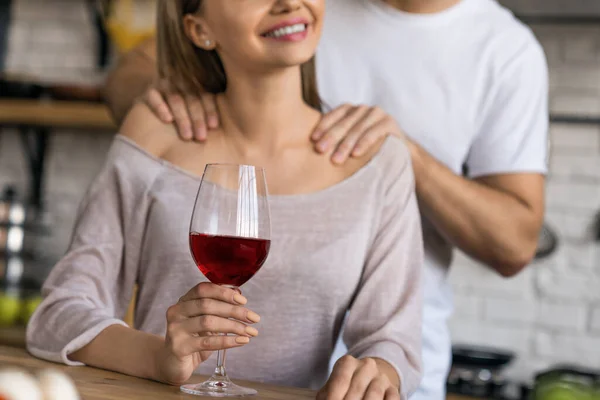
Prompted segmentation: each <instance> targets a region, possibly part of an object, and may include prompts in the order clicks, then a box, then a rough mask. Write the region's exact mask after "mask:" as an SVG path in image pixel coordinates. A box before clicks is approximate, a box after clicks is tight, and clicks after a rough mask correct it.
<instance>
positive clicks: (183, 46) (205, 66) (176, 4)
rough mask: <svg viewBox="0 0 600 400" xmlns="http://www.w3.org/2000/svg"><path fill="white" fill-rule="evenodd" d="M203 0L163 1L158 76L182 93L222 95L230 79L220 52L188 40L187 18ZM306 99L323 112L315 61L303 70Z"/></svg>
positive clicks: (160, 6)
mask: <svg viewBox="0 0 600 400" xmlns="http://www.w3.org/2000/svg"><path fill="white" fill-rule="evenodd" d="M202 3H203V0H159V1H158V10H157V44H158V49H157V50H158V73H159V76H160V77H161V78H163V79H166V80H167V81H168V82H170V83H171V84H173V85H174V86H175V87H176V88H177V89H178V90H179V91H181V92H198V91H205V92H210V93H215V94H216V93H222V92H224V91H225V89H227V76H226V74H225V69H224V68H223V63H222V62H221V58H220V57H219V55H218V54H217V52H216V51H207V50H204V49H202V48H199V47H196V46H195V45H194V43H192V41H191V40H190V39H189V38H188V37H187V35H186V33H185V29H184V26H183V17H184V16H185V15H187V14H193V13H196V12H197V11H198V10H199V9H200V7H202ZM301 75H302V96H303V99H304V101H305V102H306V104H308V105H309V106H311V107H312V108H314V109H316V110H319V111H321V107H322V106H321V98H320V96H319V92H318V90H317V76H316V68H315V57H314V56H313V57H312V58H311V59H310V60H309V61H307V62H306V63H304V64H302V66H301Z"/></svg>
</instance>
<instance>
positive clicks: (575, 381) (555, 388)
mask: <svg viewBox="0 0 600 400" xmlns="http://www.w3.org/2000/svg"><path fill="white" fill-rule="evenodd" d="M563 399H564V400H597V399H600V371H592V370H589V369H585V368H581V367H574V366H569V365H564V366H557V367H555V368H552V369H549V370H547V371H543V372H541V373H539V374H537V375H536V378H535V386H534V388H533V391H532V392H531V396H530V400H563Z"/></svg>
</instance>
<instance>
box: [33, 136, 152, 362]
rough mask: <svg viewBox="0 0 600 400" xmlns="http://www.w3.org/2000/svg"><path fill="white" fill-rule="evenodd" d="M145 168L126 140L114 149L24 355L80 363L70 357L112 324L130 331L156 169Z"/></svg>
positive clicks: (45, 291) (49, 283) (49, 284)
mask: <svg viewBox="0 0 600 400" xmlns="http://www.w3.org/2000/svg"><path fill="white" fill-rule="evenodd" d="M148 162H149V160H148V159H145V158H144V157H143V156H141V154H138V151H137V150H136V149H134V148H133V147H132V146H131V145H130V144H127V143H126V142H125V141H124V139H116V140H115V142H114V143H113V146H112V147H111V150H110V152H109V154H108V159H107V162H106V164H105V166H104V167H103V168H102V170H101V171H100V173H99V174H98V176H97V177H96V179H95V181H94V182H93V184H92V185H91V186H90V188H89V189H88V191H87V193H86V195H85V196H84V199H83V200H82V203H81V205H80V207H79V211H78V214H77V219H76V224H75V228H74V232H73V236H72V239H71V244H70V246H69V249H68V251H67V253H66V254H65V256H64V257H63V258H62V259H61V260H60V261H59V262H58V264H57V265H56V266H55V267H54V268H53V269H52V271H51V273H50V275H49V277H48V279H47V280H46V282H45V283H44V286H43V288H42V295H43V297H44V300H43V301H42V303H41V304H40V306H39V307H38V309H37V310H36V312H35V313H34V315H33V316H32V318H31V320H30V322H29V324H28V327H27V349H28V350H29V352H30V353H31V354H33V355H34V356H36V357H39V358H43V359H46V360H49V361H54V362H59V363H65V364H68V365H80V363H77V362H73V361H71V360H69V358H68V356H69V354H71V353H73V352H75V351H77V350H79V349H81V348H83V347H85V346H86V345H87V344H89V343H90V342H91V341H92V340H93V339H94V338H95V337H96V336H97V335H98V334H99V333H100V332H102V331H103V330H104V329H106V328H107V327H108V326H111V325H115V324H120V325H125V322H123V320H122V319H123V318H124V317H125V313H126V311H127V307H128V304H129V302H130V300H131V296H132V291H133V286H134V284H135V280H136V276H137V267H138V261H139V244H140V243H141V240H142V233H143V231H144V227H143V226H140V224H144V221H145V215H146V213H147V210H148V207H149V203H150V199H149V196H148V190H149V187H150V185H151V182H152V181H153V177H154V174H155V172H154V171H155V170H156V167H155V166H153V165H151V164H149V165H144V163H146V164H148ZM124 237H127V244H125V241H124V240H123V238H124Z"/></svg>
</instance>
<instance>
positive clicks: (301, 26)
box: [261, 19, 309, 42]
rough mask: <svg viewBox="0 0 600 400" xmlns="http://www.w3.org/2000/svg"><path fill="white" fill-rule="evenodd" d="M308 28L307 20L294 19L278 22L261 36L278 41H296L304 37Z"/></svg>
mask: <svg viewBox="0 0 600 400" xmlns="http://www.w3.org/2000/svg"><path fill="white" fill-rule="evenodd" d="M308 28H309V23H308V21H306V20H304V19H296V20H293V21H287V22H284V23H282V24H278V25H276V26H274V27H272V28H271V29H270V30H269V31H267V32H266V33H264V34H262V35H261V36H263V37H265V38H269V39H274V40H279V41H287V42H298V41H302V40H304V39H305V38H306V36H307V34H308Z"/></svg>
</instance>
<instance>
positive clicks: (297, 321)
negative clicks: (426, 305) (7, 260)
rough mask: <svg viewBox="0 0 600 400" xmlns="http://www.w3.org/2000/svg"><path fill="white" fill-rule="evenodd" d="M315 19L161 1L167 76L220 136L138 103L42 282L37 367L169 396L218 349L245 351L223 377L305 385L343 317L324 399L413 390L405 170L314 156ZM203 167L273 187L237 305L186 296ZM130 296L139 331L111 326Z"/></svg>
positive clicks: (208, 288) (312, 0) (392, 154)
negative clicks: (199, 99) (264, 239)
mask: <svg viewBox="0 0 600 400" xmlns="http://www.w3.org/2000/svg"><path fill="white" fill-rule="evenodd" d="M323 12H324V0H235V1H233V0H231V1H220V0H206V1H201V0H177V1H174V0H161V1H160V2H159V9H158V14H159V21H158V35H159V69H160V73H161V75H162V77H163V78H167V79H169V80H170V81H171V82H176V83H177V84H178V85H179V86H180V88H181V89H186V90H187V91H192V92H194V91H199V90H202V88H206V89H208V90H210V91H211V92H213V93H215V94H216V102H217V104H218V106H219V112H220V115H221V125H222V128H221V129H220V131H218V132H217V133H215V135H214V136H213V137H212V140H210V141H209V142H207V143H203V144H200V143H189V142H183V141H181V140H179V138H178V135H177V134H176V132H175V131H174V129H173V128H172V127H171V126H170V125H164V124H162V123H161V122H159V121H158V120H157V119H156V118H155V117H154V116H153V114H152V113H151V112H150V111H149V110H147V109H146V108H145V107H144V106H141V105H140V106H136V107H135V108H134V109H133V110H132V111H131V113H130V115H129V116H128V117H127V119H126V121H125V123H124V124H123V127H122V130H121V135H120V136H118V137H117V138H116V139H115V142H114V144H113V147H112V149H111V152H110V154H109V159H108V162H107V164H106V166H105V167H104V169H103V171H102V172H101V173H100V175H99V177H98V178H97V180H96V182H95V183H94V184H93V186H92V187H91V189H90V190H89V192H88V194H87V196H86V197H85V199H84V201H83V205H82V207H81V210H80V213H79V218H78V222H77V225H76V230H75V234H74V238H73V242H72V244H71V247H70V250H69V252H68V253H67V255H66V256H65V257H64V258H63V260H62V261H61V262H60V263H59V264H58V265H57V266H56V267H55V268H54V270H53V271H52V273H51V275H50V277H49V278H48V280H47V282H46V284H45V287H44V294H45V300H44V302H43V304H42V305H41V306H40V308H39V309H38V311H37V312H36V314H35V315H34V317H33V318H32V321H31V323H30V325H29V327H28V335H27V341H28V348H29V350H30V352H32V353H33V354H34V355H36V356H39V357H42V358H46V359H50V360H53V361H58V362H63V363H66V364H71V365H77V364H80V363H83V364H88V365H92V366H96V367H101V368H105V369H110V370H115V371H118V372H122V373H126V374H131V375H135V376H140V377H144V378H149V379H154V380H158V381H162V382H166V383H170V384H180V383H182V382H185V381H187V379H188V378H189V377H190V376H191V375H192V373H194V372H198V373H204V374H207V373H210V372H212V368H213V366H214V364H213V362H206V360H207V358H208V357H209V356H210V354H211V352H212V351H215V350H217V349H226V348H232V347H239V348H237V349H235V351H232V352H230V354H229V361H228V365H229V367H228V369H229V372H230V374H231V375H232V376H233V377H236V378H244V379H249V380H257V381H267V382H271V383H278V384H284V385H290V386H302V387H315V388H316V387H320V386H321V385H323V384H324V383H325V381H326V380H327V369H328V368H327V367H328V365H327V364H328V360H329V357H330V355H331V352H332V350H333V345H334V343H335V340H336V337H337V335H338V333H339V331H340V326H341V323H342V320H343V318H344V315H345V314H346V311H347V310H348V309H349V310H350V315H349V318H348V321H347V325H346V329H345V334H344V340H345V342H346V343H347V345H348V347H349V355H348V356H347V357H345V358H343V359H342V360H341V361H340V362H338V363H337V364H336V366H335V368H334V371H333V373H332V375H331V377H330V379H329V380H328V381H327V383H326V384H325V386H324V387H323V388H322V390H321V392H320V393H321V396H322V397H323V398H331V399H333V398H336V399H337V398H339V399H341V398H349V399H350V398H352V399H354V398H356V399H361V398H366V399H383V398H385V399H394V398H397V397H398V396H399V395H403V396H407V395H408V394H409V393H411V392H412V391H413V390H414V389H415V388H416V386H417V384H418V382H419V379H420V335H421V328H420V323H421V320H420V315H421V299H420V289H421V288H420V268H421V263H422V241H421V230H420V219H419V214H418V209H417V205H416V200H415V195H414V188H413V186H414V185H413V177H412V170H411V166H410V160H409V157H408V154H407V151H406V149H405V148H404V145H403V144H402V142H401V141H399V140H397V139H395V138H390V139H387V140H386V141H384V142H382V143H379V144H378V146H376V148H375V149H373V150H372V151H371V152H370V154H367V155H365V156H364V157H361V158H357V159H355V160H353V161H352V162H349V163H346V164H345V165H344V166H334V165H333V164H331V163H330V162H329V161H328V160H329V158H327V157H322V156H320V155H318V154H315V153H314V151H313V149H312V146H311V142H310V140H309V135H310V132H312V130H313V128H314V126H315V125H316V124H317V123H318V121H319V119H320V111H319V109H320V104H319V97H318V93H317V90H316V87H315V76H314V65H313V56H314V52H315V49H316V46H317V43H318V39H319V35H320V32H321V25H322V20H323ZM169 132H170V134H169ZM214 162H226V163H236V164H252V165H260V166H263V167H265V168H266V170H267V174H268V177H267V179H268V186H269V189H270V193H271V194H272V196H271V212H272V226H273V231H272V239H273V240H272V247H271V252H270V255H269V259H268V260H267V263H266V264H265V265H264V266H263V267H262V269H261V270H260V271H259V273H258V274H257V275H256V276H255V277H254V278H253V279H252V280H251V281H250V282H248V283H247V284H246V285H244V287H243V292H244V296H245V297H244V296H242V295H240V294H239V293H237V292H235V291H233V290H230V289H226V288H221V287H218V286H215V285H212V284H210V283H207V282H202V283H200V284H199V285H196V286H195V287H193V288H191V289H190V286H191V283H192V282H198V281H203V280H204V281H205V279H203V277H202V276H200V274H199V272H198V271H197V269H196V268H195V267H194V266H193V263H192V261H191V257H190V255H189V250H188V247H187V233H188V232H187V228H188V223H189V218H190V213H191V210H192V207H193V201H194V197H195V193H196V190H197V188H198V182H199V175H201V173H202V171H203V169H204V166H205V165H206V164H208V163H214ZM135 283H137V284H138V285H139V293H138V298H137V309H136V321H135V326H136V327H137V330H134V329H131V328H129V327H127V326H126V324H124V323H123V322H122V321H121V320H120V318H123V316H124V314H125V312H126V308H127V305H128V302H129V299H130V298H131V292H132V288H133V286H134V284H135ZM186 291H187V293H186ZM165 313H166V318H165ZM259 320H260V324H259V325H257V327H258V328H260V331H261V334H260V336H258V331H257V329H256V328H254V327H252V326H251V325H254V324H256V323H257V322H258V321H259ZM213 333H228V334H230V336H214V335H212V334H213Z"/></svg>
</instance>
